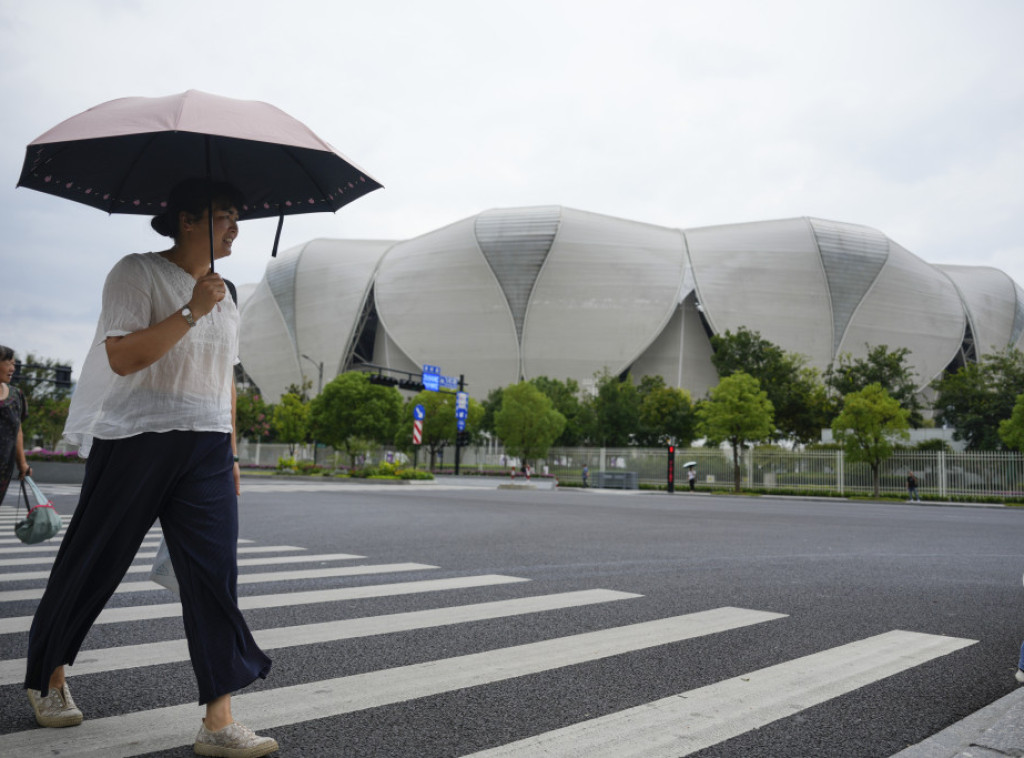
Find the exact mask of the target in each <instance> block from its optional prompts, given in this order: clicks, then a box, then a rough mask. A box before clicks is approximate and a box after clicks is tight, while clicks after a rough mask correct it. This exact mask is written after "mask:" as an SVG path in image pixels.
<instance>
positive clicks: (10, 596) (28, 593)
mask: <svg viewBox="0 0 1024 758" xmlns="http://www.w3.org/2000/svg"><path fill="white" fill-rule="evenodd" d="M436 568H438V567H437V566H428V565H426V564H424V563H382V564H379V565H376V566H339V567H333V568H316V569H299V570H296V571H267V572H264V573H260V574H239V576H238V583H239V584H260V583H270V582H287V581H292V580H300V579H329V578H331V577H337V576H366V575H367V574H396V573H399V572H402V571H429V570H432V569H436ZM164 589H165V588H164V587H162V586H161V585H159V584H157V583H156V582H151V581H145V582H121V584H120V585H118V587H117V589H116V590H114V594H116V595H120V594H125V593H128V592H153V591H157V590H164ZM44 591H45V589H44V588H42V587H36V588H33V589H28V590H5V591H3V592H0V603H14V602H21V601H24V600H39V599H40V598H41V597H42V596H43V592H44Z"/></svg>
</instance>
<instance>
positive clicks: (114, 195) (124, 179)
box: [107, 132, 167, 215]
mask: <svg viewBox="0 0 1024 758" xmlns="http://www.w3.org/2000/svg"><path fill="white" fill-rule="evenodd" d="M161 134H166V132H151V133H150V136H149V139H147V140H145V141H144V143H143V145H142V148H143V149H141V150H136V151H135V158H133V159H132V161H131V162H130V163H129V165H128V169H127V170H126V171H124V172H123V173H122V174H121V181H120V182H119V183H118V185H117V188H116V189H115V190H114V191H113V192H111V193H110V207H108V208H107V213H109V214H113V213H114V209H113V206H114V204H115V203H117V201H118V200H121V202H124V199H123V198H122V197H121V193H122V190H123V189H124V185H125V184H127V183H128V177H130V176H131V175H132V173H133V172H134V170H135V167H136V166H137V165H138V163H139V157H140V156H142V155H143V154H144V153H145V152H146V150H148V149H149V146H150V145H151V144H153V143H154V142H156V140H157V138H158V137H159V136H160V135H161ZM166 199H167V198H164V200H166ZM154 215H156V214H154Z"/></svg>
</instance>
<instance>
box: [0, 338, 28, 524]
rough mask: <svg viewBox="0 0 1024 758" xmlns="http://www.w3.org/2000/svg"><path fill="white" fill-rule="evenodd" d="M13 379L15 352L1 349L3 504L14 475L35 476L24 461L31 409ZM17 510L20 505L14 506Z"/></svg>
mask: <svg viewBox="0 0 1024 758" xmlns="http://www.w3.org/2000/svg"><path fill="white" fill-rule="evenodd" d="M13 376H14V351H13V350H12V349H11V348H9V347H5V346H3V345H0V503H2V502H3V501H4V495H5V494H6V493H7V486H8V485H9V484H10V482H11V479H13V478H14V476H15V473H17V476H18V478H19V479H24V478H25V477H26V476H31V475H32V467H31V466H29V465H28V461H27V460H26V459H25V440H24V436H23V434H22V432H21V423H22V422H23V421H24V420H25V419H26V418H27V417H28V407H27V406H26V405H25V396H24V395H23V394H22V392H21V390H19V389H18V388H17V387H15V386H14V385H12V384H11V383H10V381H11V378H12V377H13ZM14 507H15V508H18V507H19V506H18V504H17V503H15V504H14Z"/></svg>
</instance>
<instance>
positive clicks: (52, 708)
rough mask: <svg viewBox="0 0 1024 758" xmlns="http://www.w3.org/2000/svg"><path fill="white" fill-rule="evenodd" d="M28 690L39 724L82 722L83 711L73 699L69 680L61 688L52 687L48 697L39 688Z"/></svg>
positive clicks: (56, 725)
mask: <svg viewBox="0 0 1024 758" xmlns="http://www.w3.org/2000/svg"><path fill="white" fill-rule="evenodd" d="M26 692H27V693H28V701H29V702H30V703H32V710H33V711H35V712H36V723H37V724H39V726H49V727H61V726H78V725H79V724H81V723H82V712H81V711H80V710H78V708H77V706H75V701H74V700H72V699H71V690H69V689H68V684H67V682H65V683H64V685H63V686H62V687H61V688H60V689H57V688H56V687H51V688H50V691H49V692H47V693H46V697H43V696H42V693H41V692H40V691H39V690H26Z"/></svg>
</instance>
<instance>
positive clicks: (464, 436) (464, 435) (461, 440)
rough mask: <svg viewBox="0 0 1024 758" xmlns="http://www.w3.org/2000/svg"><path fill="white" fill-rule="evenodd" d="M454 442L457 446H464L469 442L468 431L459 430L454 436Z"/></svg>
mask: <svg viewBox="0 0 1024 758" xmlns="http://www.w3.org/2000/svg"><path fill="white" fill-rule="evenodd" d="M455 444H456V445H458V446H459V447H466V446H467V445H468V444H469V432H467V431H461V432H459V433H458V434H457V435H456V437H455Z"/></svg>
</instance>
